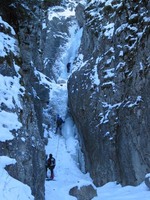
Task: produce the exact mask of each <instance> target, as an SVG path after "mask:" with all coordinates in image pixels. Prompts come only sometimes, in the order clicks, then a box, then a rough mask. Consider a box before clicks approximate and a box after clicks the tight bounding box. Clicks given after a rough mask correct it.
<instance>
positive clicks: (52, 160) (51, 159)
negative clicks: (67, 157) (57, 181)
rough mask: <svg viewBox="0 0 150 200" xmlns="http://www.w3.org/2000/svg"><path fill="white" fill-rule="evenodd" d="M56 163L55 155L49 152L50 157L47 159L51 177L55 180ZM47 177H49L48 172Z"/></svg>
mask: <svg viewBox="0 0 150 200" xmlns="http://www.w3.org/2000/svg"><path fill="white" fill-rule="evenodd" d="M55 165H56V161H55V158H54V157H53V155H52V154H49V158H48V160H47V168H48V169H49V170H50V172H51V175H50V179H51V180H53V179H54V168H55ZM46 177H47V172H46Z"/></svg>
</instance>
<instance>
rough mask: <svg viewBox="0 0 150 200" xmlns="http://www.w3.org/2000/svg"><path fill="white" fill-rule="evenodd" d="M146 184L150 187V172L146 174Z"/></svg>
mask: <svg viewBox="0 0 150 200" xmlns="http://www.w3.org/2000/svg"><path fill="white" fill-rule="evenodd" d="M145 184H146V185H147V187H148V188H149V189H150V173H149V174H146V176H145Z"/></svg>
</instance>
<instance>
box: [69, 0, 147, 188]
mask: <svg viewBox="0 0 150 200" xmlns="http://www.w3.org/2000/svg"><path fill="white" fill-rule="evenodd" d="M149 7H150V3H149V2H145V1H140V3H138V4H137V3H136V2H133V1H132V2H131V1H122V2H120V1H116V0H113V1H111V2H109V3H108V2H104V3H100V2H98V1H95V2H94V1H93V2H92V3H89V4H88V6H87V7H86V9H85V10H84V14H85V22H84V25H83V37H82V44H81V47H80V51H79V55H78V58H77V60H76V65H77V66H78V70H77V71H76V72H74V73H73V74H72V76H71V77H70V79H69V83H68V89H69V106H70V111H71V114H72V116H73V118H74V121H75V123H76V125H77V127H78V130H79V133H80V135H81V138H82V142H83V150H84V153H85V158H86V166H87V170H88V171H89V172H90V174H91V177H92V178H93V180H94V183H95V184H96V185H98V186H99V185H103V184H105V183H106V182H108V181H114V180H117V181H118V182H120V183H122V184H123V185H126V184H131V185H137V184H138V183H140V182H142V181H143V177H144V176H145V174H146V173H147V172H149V170H150V164H149V163H150V157H149V154H150V147H149V142H150V135H149V132H150V124H149V121H150V116H149V111H150V102H149V98H150V87H149V85H150V70H149V68H150V58H149V45H150V35H149V32H150V22H149V20H148V16H149Z"/></svg>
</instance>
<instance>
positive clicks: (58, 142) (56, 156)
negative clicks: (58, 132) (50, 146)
mask: <svg viewBox="0 0 150 200" xmlns="http://www.w3.org/2000/svg"><path fill="white" fill-rule="evenodd" d="M59 140H60V137H59V136H58V142H57V148H56V156H55V158H56V160H57V155H58V149H59Z"/></svg>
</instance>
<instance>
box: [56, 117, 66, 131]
mask: <svg viewBox="0 0 150 200" xmlns="http://www.w3.org/2000/svg"><path fill="white" fill-rule="evenodd" d="M63 123H64V120H63V119H62V118H61V117H60V116H59V115H57V120H56V134H57V132H58V130H59V133H60V134H62V132H61V129H62V124H63Z"/></svg>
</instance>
